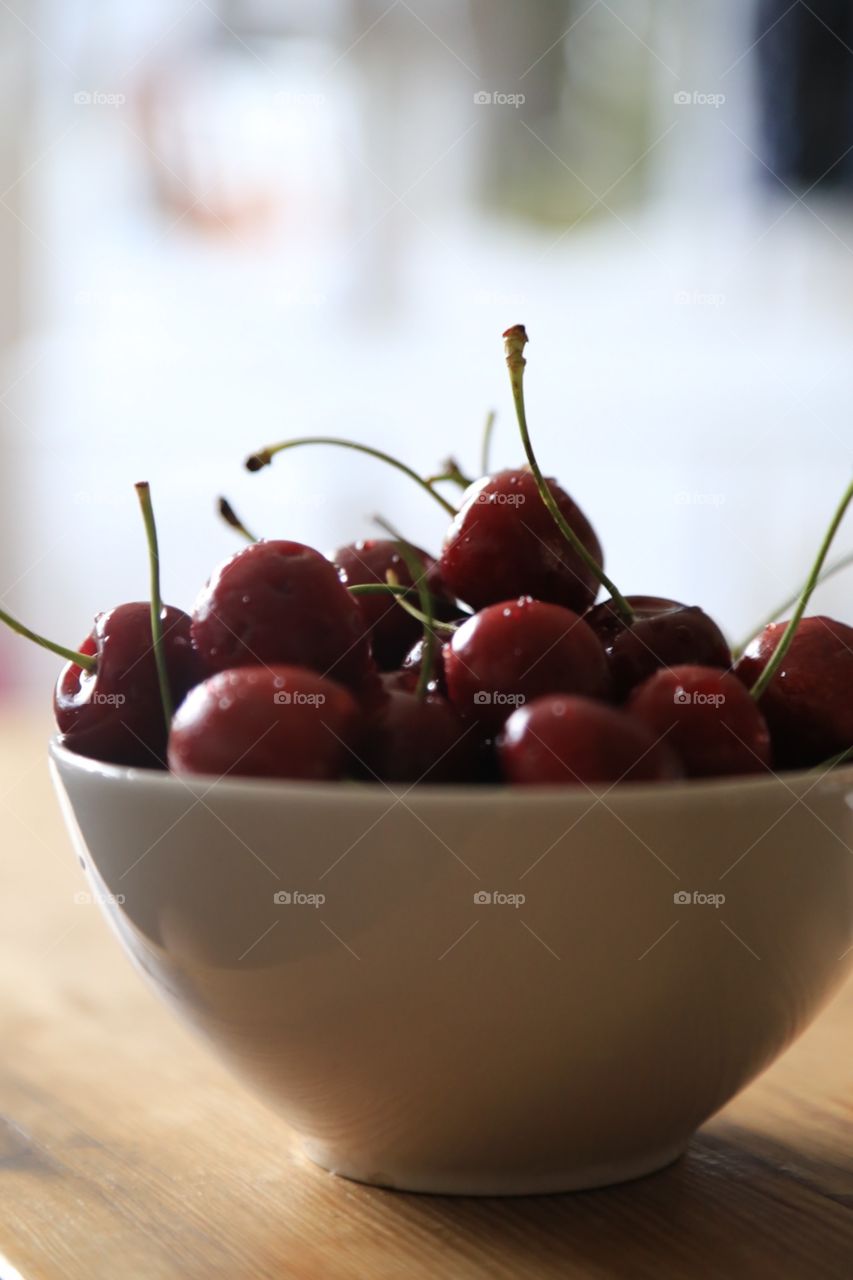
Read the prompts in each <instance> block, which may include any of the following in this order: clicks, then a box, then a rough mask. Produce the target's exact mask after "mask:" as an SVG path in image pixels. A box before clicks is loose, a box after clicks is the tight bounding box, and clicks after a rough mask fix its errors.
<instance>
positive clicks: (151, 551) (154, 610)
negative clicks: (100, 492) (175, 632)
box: [134, 481, 174, 728]
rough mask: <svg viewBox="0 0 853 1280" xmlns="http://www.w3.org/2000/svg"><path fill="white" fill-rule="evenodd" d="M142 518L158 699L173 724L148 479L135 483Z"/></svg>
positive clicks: (155, 531)
mask: <svg viewBox="0 0 853 1280" xmlns="http://www.w3.org/2000/svg"><path fill="white" fill-rule="evenodd" d="M134 488H135V489H136V496H137V497H138V498H139V506H140V508H141V510H142V520H143V523H144V525H145V536H146V538H147V540H148V565H149V569H150V573H151V643H152V645H153V647H154V661H155V663H156V665H157V679H158V681H159V683H160V701H161V702H162V704H163V715H164V716H165V717H166V726H167V728H168V726H169V725H170V724H171V723H172V714H173V710H174V707H173V704H172V690H171V688H170V687H169V672H168V670H167V668H166V653H165V650H164V648H163V598H162V595H161V594H160V550H159V547H158V544H157V525H156V524H155V522H154V508H153V506H152V505H151V487H150V485H149V484H148V482H147V481H142V482H141V483H139V484H137V485H134Z"/></svg>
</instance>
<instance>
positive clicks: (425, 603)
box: [374, 516, 436, 698]
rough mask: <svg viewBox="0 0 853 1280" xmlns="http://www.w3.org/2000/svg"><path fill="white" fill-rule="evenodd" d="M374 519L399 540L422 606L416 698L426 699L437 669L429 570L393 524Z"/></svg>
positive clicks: (401, 553)
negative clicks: (421, 642) (421, 638)
mask: <svg viewBox="0 0 853 1280" xmlns="http://www.w3.org/2000/svg"><path fill="white" fill-rule="evenodd" d="M374 519H375V521H376V523H377V524H378V525H379V528H380V529H384V530H385V532H386V533H390V535H391V537H392V538H396V539H397V546H398V548H399V550H400V555H401V556H402V558H403V561H404V563H405V566H406V568H407V569H408V571H409V576H410V577H411V579H412V584H413V585H414V587H415V588H416V590H417V593H418V598H419V602H420V606H421V609H420V611H421V613H422V614H423V628H424V651H423V657H422V658H421V669H420V671H419V672H418V683H417V686H416V687H415V697H416V698H425V697H426V695H427V692H428V690H429V682H430V680H432V676H433V671H434V669H435V650H436V634H435V617H434V613H433V604H432V595H431V594H430V591H429V589H428V587H427V585H426V583H425V581H424V578H425V577H426V574H427V570H426V568H425V567H424V563H423V561H422V560H421V558H420V556H419V555H418V553H417V552H416V551H415V549H414V547H413V546H412V544H411V543H410V542H407V541H406V539H405V538H403V537H402V536H401V535H400V534H399V533H398V532H397V530H396V529H395V528H394V526H393V525H392V524H390V523H389V522H388V521H387V520H383V518H382V516H375V517H374ZM392 580H393V579H392V577H390V576H389V581H392ZM397 603H398V604H403V603H404V602H403V600H402V599H400V600H398V602H397Z"/></svg>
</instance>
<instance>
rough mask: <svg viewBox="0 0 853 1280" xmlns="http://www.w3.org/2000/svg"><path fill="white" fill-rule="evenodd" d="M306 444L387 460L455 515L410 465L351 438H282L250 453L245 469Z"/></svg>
mask: <svg viewBox="0 0 853 1280" xmlns="http://www.w3.org/2000/svg"><path fill="white" fill-rule="evenodd" d="M306 444H330V445H336V446H337V447H338V448H341V449H354V450H355V451H356V452H357V453H366V454H367V455H368V456H369V457H371V458H378V459H379V461H380V462H387V464H388V466H389V467H396V469H397V470H398V471H402V473H403V475H405V476H408V477H409V479H410V480H414V481H415V483H416V484H419V485H420V487H421V488H422V489H425V490H426V492H427V493H428V494H429V495H430V497H431V498H434V499H435V501H436V502H438V503H439V504H440V505H441V506H442V507H444V510H445V511H446V512H447V514H448V515H450V516H455V515H456V508H455V507H454V506H452V505H451V504H450V503H449V502H448V501H447V500H446V499H445V498H442V496H441V494H440V493H436V491H435V489H433V487H432V485H431V484H430V483H429V481H428V480H424V478H423V476H419V475H418V473H417V471H414V470H413V469H412V468H411V467H407V466H406V464H405V462H400V460H399V459H398V458H394V457H392V456H391V454H390V453H384V452H383V451H382V450H381V449H374V448H372V447H371V446H370V445H367V444H356V443H355V442H354V441H352V440H341V439H339V438H338V437H337V436H301V437H300V438H299V439H296V440H283V441H282V442H281V443H280V444H271V445H267V446H266V447H265V448H264V449H259V450H258V452H257V453H253V454H251V455H250V456H249V457H248V458H247V459H246V470H247V471H260V470H261V468H262V467H268V466H269V465H270V463H271V462H272V460H273V458H274V457H275V455H276V454H277V453H283V452H284V451H285V449H298V448H301V446H302V445H306Z"/></svg>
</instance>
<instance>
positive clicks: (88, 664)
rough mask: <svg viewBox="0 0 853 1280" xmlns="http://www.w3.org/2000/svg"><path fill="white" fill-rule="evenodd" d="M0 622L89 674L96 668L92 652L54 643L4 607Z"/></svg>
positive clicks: (1, 610)
mask: <svg viewBox="0 0 853 1280" xmlns="http://www.w3.org/2000/svg"><path fill="white" fill-rule="evenodd" d="M0 622H4V623H5V624H6V626H7V627H8V628H9V630H10V631H14V632H15V634H16V635H19V636H23V637H24V639H25V640H32V641H34V643H35V644H37V645H39V646H40V647H41V648H42V649H47V650H48V651H49V652H50V653H55V654H56V655H57V657H59V658H64V659H65V661H66V662H73V663H74V665H75V666H76V667H80V668H81V670H83V671H88V672H89V674H90V675H93V674H94V672H95V670H96V669H97V666H98V660H97V658H96V657H95V655H94V654H91V653H78V652H77V650H76V649H66V647H65V645H62V644H54V642H53V640H47V639H46V638H45V637H44V636H41V635H39V633H38V632H37V631H31V630H30V628H29V627H25V626H24V624H23V622H19V621H18V619H17V618H13V617H12V615H11V613H7V612H6V610H5V609H0Z"/></svg>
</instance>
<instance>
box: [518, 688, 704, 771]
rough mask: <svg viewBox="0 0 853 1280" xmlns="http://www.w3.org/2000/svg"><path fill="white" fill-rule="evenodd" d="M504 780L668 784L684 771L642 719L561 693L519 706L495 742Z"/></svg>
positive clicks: (589, 700) (604, 705)
mask: <svg viewBox="0 0 853 1280" xmlns="http://www.w3.org/2000/svg"><path fill="white" fill-rule="evenodd" d="M498 760H499V763H500V766H501V772H502V774H503V776H504V778H505V779H506V781H507V782H511V783H513V785H515V786H522V787H530V786H541V785H543V784H551V785H558V786H559V785H565V786H580V785H586V786H595V785H599V784H601V783H616V782H666V781H672V780H674V779H677V778H682V777H683V776H684V767H683V765H682V764H681V762H680V760H679V759H678V757H677V756H676V754H675V752H673V751H672V750H671V749H670V748H669V747H668V746H667V745H666V743H665V742H660V741H659V740H658V738H657V735H656V734H655V733H654V732H653V731H652V730H651V729H649V728H648V727H647V726H646V725H645V724H643V723H642V721H640V720H636V719H634V718H633V717H632V716H629V715H627V714H626V713H625V712H624V711H620V710H617V708H615V707H608V706H607V705H606V704H604V703H602V702H594V701H592V700H591V699H590V698H577V697H566V696H564V695H562V694H557V695H554V694H552V695H550V696H549V697H546V698H537V699H536V700H535V701H534V702H531V703H530V704H528V705H527V706H525V707H519V709H518V710H517V711H514V712H513V713H512V715H511V716H510V718H509V720H507V722H506V724H505V726H504V729H503V732H502V734H501V735H500V737H499V739H498Z"/></svg>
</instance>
